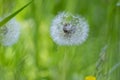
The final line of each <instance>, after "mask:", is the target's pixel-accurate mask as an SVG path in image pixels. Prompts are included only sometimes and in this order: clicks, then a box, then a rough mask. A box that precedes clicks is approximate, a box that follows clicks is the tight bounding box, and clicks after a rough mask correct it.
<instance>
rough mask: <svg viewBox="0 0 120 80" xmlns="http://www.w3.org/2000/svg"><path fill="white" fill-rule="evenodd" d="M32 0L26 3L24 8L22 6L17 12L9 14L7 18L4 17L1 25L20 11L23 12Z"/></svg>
mask: <svg viewBox="0 0 120 80" xmlns="http://www.w3.org/2000/svg"><path fill="white" fill-rule="evenodd" d="M32 1H33V0H32ZM32 1H30V2H29V3H27V4H26V5H24V6H23V7H22V8H20V9H19V10H17V11H16V12H14V13H13V14H11V15H9V16H7V17H6V18H5V19H3V20H2V21H1V22H0V27H1V26H3V25H4V24H5V23H7V22H8V21H9V20H10V19H12V18H13V17H14V16H16V15H17V14H18V13H19V12H21V11H22V10H23V9H24V8H26V7H27V6H28V5H30V4H31V3H32Z"/></svg>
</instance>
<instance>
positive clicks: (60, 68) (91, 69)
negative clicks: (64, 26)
mask: <svg viewBox="0 0 120 80" xmlns="http://www.w3.org/2000/svg"><path fill="white" fill-rule="evenodd" d="M29 1H30V0H0V16H1V17H3V16H6V15H8V14H11V13H13V12H15V11H16V10H18V9H19V8H21V7H22V6H24V5H25V4H26V3H28V2H29ZM118 3H120V1H118V0H33V2H32V4H30V5H29V6H28V7H27V8H25V9H24V10H23V11H22V12H20V13H19V14H18V15H17V16H16V19H17V20H18V21H19V22H20V23H21V35H20V38H19V41H18V42H17V43H16V44H15V45H13V46H11V47H4V46H2V45H0V80H85V77H86V76H95V77H97V80H120V66H119V65H120V5H116V4H118ZM63 11H65V12H70V13H72V14H79V15H81V16H83V17H85V18H86V20H87V21H88V23H89V26H90V27H89V28H90V32H89V37H88V39H87V40H86V42H85V43H83V44H82V45H79V46H59V45H57V44H55V43H54V42H53V40H52V39H51V36H50V30H49V28H50V26H51V22H52V20H53V18H54V17H55V16H56V15H57V14H58V13H59V12H63Z"/></svg>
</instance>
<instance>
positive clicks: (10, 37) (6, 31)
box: [0, 19, 20, 46]
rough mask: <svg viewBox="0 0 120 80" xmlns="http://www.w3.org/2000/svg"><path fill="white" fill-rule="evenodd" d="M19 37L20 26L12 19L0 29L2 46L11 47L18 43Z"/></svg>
mask: <svg viewBox="0 0 120 80" xmlns="http://www.w3.org/2000/svg"><path fill="white" fill-rule="evenodd" d="M19 35H20V24H19V23H18V22H17V21H16V20H15V19H12V20H10V21H9V22H7V23H6V24H5V25H3V26H2V27H0V43H1V44H2V45H3V46H11V45H13V44H14V43H16V42H17V41H18V38H19Z"/></svg>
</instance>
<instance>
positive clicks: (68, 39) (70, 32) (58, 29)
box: [51, 12, 89, 45]
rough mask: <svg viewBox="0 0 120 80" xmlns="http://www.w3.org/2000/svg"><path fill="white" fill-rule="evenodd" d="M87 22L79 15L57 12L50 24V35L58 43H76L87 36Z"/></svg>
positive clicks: (82, 40) (79, 42)
mask: <svg viewBox="0 0 120 80" xmlns="http://www.w3.org/2000/svg"><path fill="white" fill-rule="evenodd" d="M88 31H89V28H88V23H87V22H86V20H85V19H84V18H83V17H81V16H78V15H77V16H73V15H72V14H70V13H65V12H63V13H59V14H58V15H57V16H56V17H55V18H54V20H53V22H52V25H51V37H52V38H53V40H54V42H56V43H57V44H59V45H78V44H81V43H83V42H84V41H85V40H86V38H87V36H88Z"/></svg>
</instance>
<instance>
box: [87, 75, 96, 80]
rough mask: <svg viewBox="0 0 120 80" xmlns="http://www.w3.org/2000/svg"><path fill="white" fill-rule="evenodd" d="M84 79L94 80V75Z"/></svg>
mask: <svg viewBox="0 0 120 80" xmlns="http://www.w3.org/2000/svg"><path fill="white" fill-rule="evenodd" d="M85 80H96V77H95V76H87V77H86V78H85Z"/></svg>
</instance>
